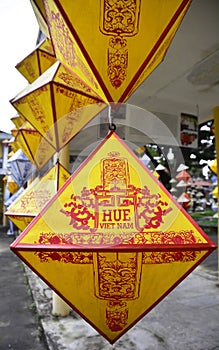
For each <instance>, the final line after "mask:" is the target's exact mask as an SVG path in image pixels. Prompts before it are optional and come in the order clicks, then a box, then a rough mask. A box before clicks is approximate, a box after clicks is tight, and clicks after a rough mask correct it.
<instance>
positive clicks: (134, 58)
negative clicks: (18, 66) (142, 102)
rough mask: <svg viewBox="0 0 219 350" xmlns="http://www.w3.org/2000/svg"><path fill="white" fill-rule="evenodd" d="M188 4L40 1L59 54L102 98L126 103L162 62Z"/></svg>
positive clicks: (173, 2) (155, 1)
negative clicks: (82, 13)
mask: <svg viewBox="0 0 219 350" xmlns="http://www.w3.org/2000/svg"><path fill="white" fill-rule="evenodd" d="M190 3H191V1H179V0H174V1H171V2H168V4H166V3H165V4H164V3H162V2H160V1H159V0H153V1H147V2H145V1H140V0H138V1H131V2H110V1H108V0H101V1H100V3H99V2H98V3H97V2H89V3H88V2H87V1H84V3H83V1H82V2H75V3H74V4H70V3H69V1H67V0H59V1H58V0H54V1H49V0H46V1H45V2H44V5H45V11H46V15H47V23H48V26H49V29H50V33H51V40H52V42H53V45H54V49H55V52H56V56H57V58H58V59H59V60H60V61H61V62H62V63H63V64H65V65H66V66H67V67H68V68H69V69H71V70H72V71H74V72H75V71H76V70H78V71H80V73H78V74H83V75H84V76H83V80H84V81H86V83H87V84H88V85H89V86H91V87H92V88H95V86H96V90H95V91H96V92H97V93H98V95H99V96H100V97H101V99H103V100H105V101H115V102H117V101H118V102H124V101H125V100H126V99H127V98H128V97H129V96H130V95H131V94H132V93H133V92H134V90H136V89H137V87H138V86H139V85H140V84H141V83H142V82H143V80H144V79H145V78H146V77H147V76H148V75H149V74H150V73H151V72H152V71H153V70H154V69H155V68H156V66H157V65H158V64H159V63H160V62H161V61H162V59H163V57H164V55H165V53H166V51H167V49H168V46H169V45H170V42H171V41H172V39H173V37H174V34H175V32H176V30H177V28H178V26H179V25H180V23H181V21H182V19H183V17H184V15H185V13H186V11H187V10H188V7H189V5H190ZM82 8H86V15H84V16H83V18H81V16H80V14H81V9H82ZM94 33H95V35H94ZM85 71H86V74H84V73H85ZM101 89H102V91H103V92H102V93H101V91H100V90H101Z"/></svg>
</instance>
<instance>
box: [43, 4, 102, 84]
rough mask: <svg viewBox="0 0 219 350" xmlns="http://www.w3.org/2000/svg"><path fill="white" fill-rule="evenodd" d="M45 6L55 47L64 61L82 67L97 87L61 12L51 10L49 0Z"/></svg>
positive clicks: (71, 65)
mask: <svg viewBox="0 0 219 350" xmlns="http://www.w3.org/2000/svg"><path fill="white" fill-rule="evenodd" d="M44 6H45V9H46V15H47V17H48V22H47V23H48V25H49V27H50V31H51V33H52V39H53V42H55V45H54V46H55V47H57V48H58V50H59V52H60V54H61V56H62V57H63V58H64V61H65V62H66V63H67V64H68V65H69V66H70V67H72V68H74V67H77V68H80V69H81V71H82V72H83V73H84V75H85V76H86V77H87V79H89V82H90V83H91V84H92V86H93V87H95V88H97V84H96V82H95V80H94V78H93V76H92V74H91V72H90V71H89V70H88V68H87V67H86V65H85V64H84V63H83V61H82V60H81V59H80V57H79V56H78V55H77V52H76V47H75V46H76V44H75V42H74V40H73V38H72V36H71V35H70V31H69V29H68V27H67V25H66V23H65V21H64V19H63V17H62V16H61V14H60V13H58V12H55V11H50V8H49V5H48V1H47V0H45V1H44Z"/></svg>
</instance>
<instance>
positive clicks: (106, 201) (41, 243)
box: [11, 132, 216, 343]
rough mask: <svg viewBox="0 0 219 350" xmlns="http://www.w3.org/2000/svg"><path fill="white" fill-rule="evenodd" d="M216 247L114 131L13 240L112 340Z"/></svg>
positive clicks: (17, 251)
mask: <svg viewBox="0 0 219 350" xmlns="http://www.w3.org/2000/svg"><path fill="white" fill-rule="evenodd" d="M215 248H216V245H215V244H214V243H213V242H212V241H211V240H210V239H209V237H208V236H207V235H205V233H204V232H203V231H202V229H201V228H200V227H198V226H197V224H196V223H195V222H194V221H193V220H192V219H191V218H190V217H189V216H188V214H187V213H186V212H185V211H184V209H183V208H182V207H181V206H179V205H178V203H177V202H176V201H175V200H174V199H173V198H172V197H171V195H170V194H169V192H168V191H167V190H166V189H165V188H164V187H163V185H162V184H161V183H160V182H159V181H158V180H157V179H156V178H155V177H154V176H153V175H152V174H151V172H150V171H149V170H147V168H146V167H145V166H144V165H143V164H142V162H141V161H140V160H139V159H138V158H137V157H136V155H134V153H132V152H131V151H130V150H129V149H128V148H127V145H126V144H125V143H124V142H123V141H122V140H121V139H120V138H119V137H118V136H117V135H116V134H115V133H114V132H112V133H110V134H109V135H108V136H107V137H106V138H105V139H104V141H103V142H102V143H101V144H99V145H98V146H97V148H96V149H95V150H94V151H93V152H92V153H91V154H90V156H89V157H88V159H86V161H85V162H84V163H83V164H82V165H81V166H80V168H79V169H78V170H77V171H76V172H75V173H73V174H72V175H71V177H70V178H69V179H68V180H67V181H66V183H65V184H64V186H62V187H61V188H60V190H59V191H58V193H57V194H56V195H55V196H54V197H53V198H52V199H51V200H50V201H49V202H48V204H47V205H46V207H44V209H43V210H42V211H41V212H40V213H39V214H38V216H37V217H36V218H35V220H34V221H32V222H31V223H30V225H29V226H28V227H27V228H26V229H25V231H24V232H23V233H22V234H21V235H20V236H19V237H18V238H17V239H16V241H15V242H14V243H13V244H12V245H11V249H12V250H13V251H14V253H15V254H17V255H18V256H19V257H20V258H21V259H22V260H24V261H25V262H26V263H28V266H29V267H31V268H32V269H33V271H34V272H35V273H37V274H38V275H39V276H40V277H41V278H42V279H43V280H44V281H45V282H46V283H48V284H49V285H50V287H51V288H52V289H53V290H54V291H55V292H56V293H57V294H58V295H59V296H60V297H61V298H62V299H64V300H65V301H66V302H67V303H68V304H69V305H70V306H71V307H72V308H74V309H75V310H76V311H77V312H79V313H80V315H81V316H82V317H84V318H85V320H86V321H87V322H89V323H90V324H91V325H92V326H93V327H94V328H95V329H96V330H97V331H98V332H99V333H100V334H102V335H103V336H104V337H105V338H106V339H107V340H108V341H109V342H110V343H114V342H115V341H116V340H118V339H119V338H120V337H121V336H122V335H123V334H124V333H125V332H127V331H128V329H130V327H132V326H133V325H134V324H135V323H136V322H137V321H138V320H139V319H140V318H141V317H143V316H144V315H145V314H146V313H147V312H149V311H150V310H151V309H152V308H153V307H154V306H155V305H157V303H158V302H159V301H161V300H162V299H163V298H164V297H165V296H166V295H167V294H168V293H169V292H170V291H171V290H172V289H173V288H174V287H176V285H177V284H178V283H180V282H181V281H182V280H183V279H184V278H185V277H186V276H187V275H188V274H189V273H190V272H191V271H192V270H193V269H194V268H195V267H197V265H198V264H200V263H201V262H202V261H203V260H204V259H205V258H206V257H207V256H208V255H209V254H210V253H211V252H212V251H213V250H214V249H215Z"/></svg>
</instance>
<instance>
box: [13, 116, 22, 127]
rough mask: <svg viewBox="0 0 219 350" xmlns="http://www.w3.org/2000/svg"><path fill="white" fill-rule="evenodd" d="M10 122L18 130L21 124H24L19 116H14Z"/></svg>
mask: <svg viewBox="0 0 219 350" xmlns="http://www.w3.org/2000/svg"><path fill="white" fill-rule="evenodd" d="M11 121H12V123H14V125H15V126H16V128H17V129H19V128H20V127H21V126H22V124H23V123H24V122H25V119H24V118H23V117H22V116H20V115H16V116H15V117H13V118H11Z"/></svg>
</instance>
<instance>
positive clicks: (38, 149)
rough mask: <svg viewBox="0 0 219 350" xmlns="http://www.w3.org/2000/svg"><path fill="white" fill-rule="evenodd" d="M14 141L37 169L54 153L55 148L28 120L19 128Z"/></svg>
mask: <svg viewBox="0 0 219 350" xmlns="http://www.w3.org/2000/svg"><path fill="white" fill-rule="evenodd" d="M15 141H16V142H17V144H18V145H19V147H20V148H21V149H22V151H23V152H24V154H25V155H26V156H27V157H28V159H30V161H31V162H32V163H33V164H34V165H35V166H36V167H37V169H42V168H43V167H44V166H45V164H46V163H47V162H48V161H49V160H50V159H51V158H52V156H53V155H54V154H55V149H54V148H53V147H52V146H51V145H50V144H49V143H48V142H47V141H46V139H44V138H43V137H42V135H41V134H40V133H39V132H38V131H37V130H36V129H34V128H33V126H32V125H31V124H30V123H28V122H25V123H24V124H23V125H22V127H20V128H19V130H18V134H17V136H16V138H15Z"/></svg>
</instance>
